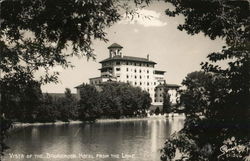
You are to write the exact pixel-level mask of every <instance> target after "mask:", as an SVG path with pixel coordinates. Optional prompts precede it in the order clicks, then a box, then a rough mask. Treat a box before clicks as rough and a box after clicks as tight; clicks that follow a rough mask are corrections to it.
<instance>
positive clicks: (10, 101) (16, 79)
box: [0, 73, 42, 122]
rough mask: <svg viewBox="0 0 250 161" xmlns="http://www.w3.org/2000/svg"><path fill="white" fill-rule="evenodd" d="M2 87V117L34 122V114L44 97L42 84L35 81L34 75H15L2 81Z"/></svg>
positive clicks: (0, 83)
mask: <svg viewBox="0 0 250 161" xmlns="http://www.w3.org/2000/svg"><path fill="white" fill-rule="evenodd" d="M0 87H1V101H0V103H1V107H0V108H1V115H2V114H4V115H5V118H6V119H7V118H11V119H15V120H16V121H22V122H32V121H34V119H35V118H34V114H35V112H36V110H37V107H38V105H39V104H40V103H41V97H42V92H41V89H40V83H39V82H38V81H35V80H33V77H32V75H26V74H25V73H15V74H13V75H11V76H10V75H9V76H8V77H5V79H3V80H0ZM30 98H32V99H30Z"/></svg>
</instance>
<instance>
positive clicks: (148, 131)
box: [3, 118, 184, 161]
mask: <svg viewBox="0 0 250 161" xmlns="http://www.w3.org/2000/svg"><path fill="white" fill-rule="evenodd" d="M183 123H184V120H183V119H179V118H174V119H172V118H171V119H148V120H134V121H119V122H97V123H92V124H67V125H44V126H28V127H24V128H17V129H15V130H13V131H12V133H11V136H10V137H9V138H8V140H7V141H6V142H7V145H9V146H10V147H11V149H9V150H7V151H6V153H5V157H4V159H3V160H4V161H9V160H11V161H51V160H52V161H78V160H84V161H127V160H129V161H131V160H132V161H133V160H134V161H138V160H139V161H160V149H161V148H162V147H163V145H164V142H165V140H166V139H167V138H168V137H169V136H170V135H171V134H172V133H173V132H175V131H178V130H179V129H181V128H182V126H183Z"/></svg>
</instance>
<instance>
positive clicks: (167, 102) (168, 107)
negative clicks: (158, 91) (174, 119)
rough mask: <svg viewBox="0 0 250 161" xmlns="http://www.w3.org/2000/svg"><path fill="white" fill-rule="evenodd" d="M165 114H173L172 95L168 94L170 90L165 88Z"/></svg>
mask: <svg viewBox="0 0 250 161" xmlns="http://www.w3.org/2000/svg"><path fill="white" fill-rule="evenodd" d="M162 107H163V112H164V113H170V112H172V109H171V108H172V104H171V101H170V94H169V93H168V88H167V87H166V86H164V92H163V106H162Z"/></svg>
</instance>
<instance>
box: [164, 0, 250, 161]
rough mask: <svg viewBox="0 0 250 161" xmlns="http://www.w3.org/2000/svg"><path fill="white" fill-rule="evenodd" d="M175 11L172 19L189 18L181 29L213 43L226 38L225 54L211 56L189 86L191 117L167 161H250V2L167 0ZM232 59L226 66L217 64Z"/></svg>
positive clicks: (169, 144) (190, 77)
mask: <svg viewBox="0 0 250 161" xmlns="http://www.w3.org/2000/svg"><path fill="white" fill-rule="evenodd" d="M166 1H167V2H170V3H171V4H172V5H173V6H174V7H175V9H174V10H171V11H170V10H167V11H166V14H167V15H169V16H176V15H179V14H181V15H184V17H185V22H184V24H181V25H179V26H178V28H179V29H180V30H185V31H187V33H188V34H191V35H194V34H197V33H200V32H202V33H204V34H205V35H206V36H209V37H210V38H211V39H215V38H218V37H219V38H223V39H224V40H225V42H226V46H224V47H223V49H222V50H221V52H218V53H211V54H209V55H208V59H209V62H204V63H202V64H201V65H202V69H203V71H204V72H205V73H204V72H202V73H199V72H196V73H192V74H190V75H188V76H187V78H186V79H185V80H184V81H183V84H184V85H185V86H186V87H187V90H186V91H184V92H183V94H182V96H181V97H182V101H183V103H184V105H185V110H186V113H187V119H186V122H185V125H184V128H183V129H182V130H181V131H180V132H179V133H177V134H175V135H173V136H172V137H171V138H170V139H169V140H168V141H167V142H166V145H165V148H164V149H163V150H162V152H163V155H162V160H171V159H173V158H174V155H175V150H176V149H179V150H180V152H181V156H182V157H181V159H180V160H194V161H195V160H204V161H205V160H206V161H208V160H209V161H216V160H219V161H221V160H232V161H233V160H234V161H237V160H243V159H247V158H249V156H250V154H249V145H250V143H249V140H250V135H249V134H250V131H249V129H250V125H249V122H250V100H249V98H250V90H249V89H250V59H249V58H250V54H249V53H250V45H249V44H250V43H249V42H250V41H249V39H250V26H249V24H250V19H249V18H250V17H249V16H250V14H249V13H250V12H249V1H245V0H242V1H224V0H214V1H208V0H197V1H191V0H178V1H177V0H166ZM224 60H226V61H227V62H228V66H227V67H226V68H222V67H220V66H219V65H216V64H214V63H217V62H219V61H224Z"/></svg>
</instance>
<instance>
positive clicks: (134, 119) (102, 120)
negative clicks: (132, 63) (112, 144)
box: [13, 115, 185, 128]
mask: <svg viewBox="0 0 250 161" xmlns="http://www.w3.org/2000/svg"><path fill="white" fill-rule="evenodd" d="M169 118H183V119H185V117H182V116H174V115H173V116H167V117H166V116H152V117H142V118H120V119H97V120H96V121H94V123H107V122H125V121H145V120H168V119H169ZM84 123H86V122H84V121H80V120H74V121H68V122H63V121H55V122H46V123H41V122H35V123H21V122H14V123H13V128H18V127H29V126H44V125H67V124H84Z"/></svg>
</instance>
